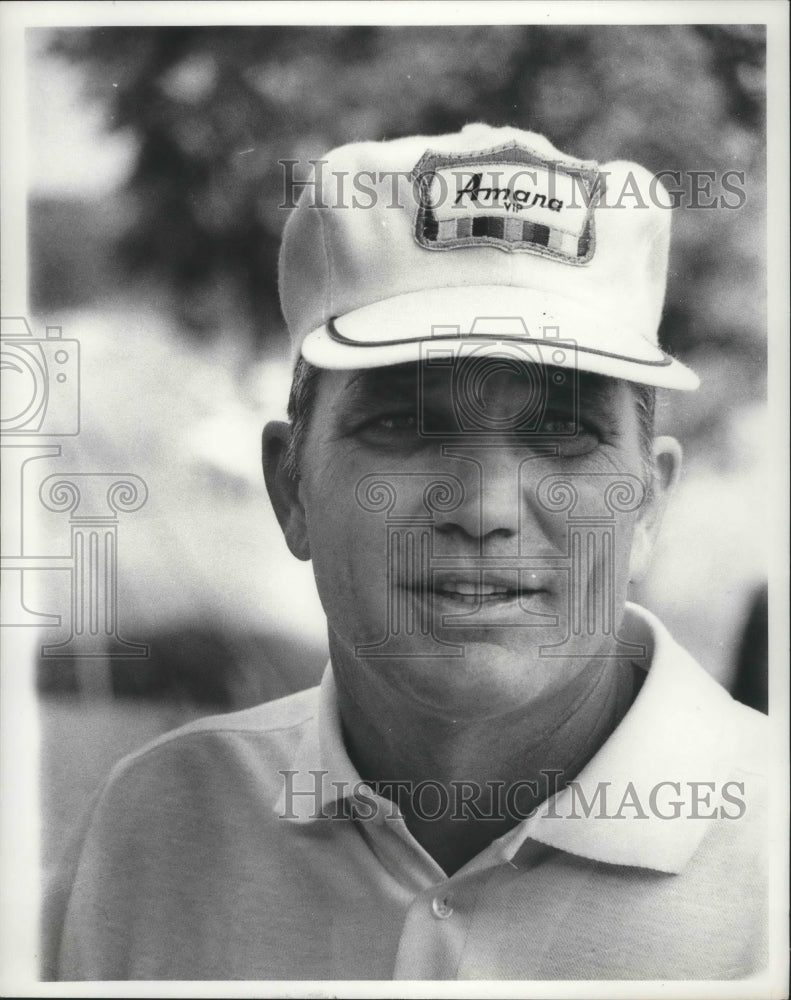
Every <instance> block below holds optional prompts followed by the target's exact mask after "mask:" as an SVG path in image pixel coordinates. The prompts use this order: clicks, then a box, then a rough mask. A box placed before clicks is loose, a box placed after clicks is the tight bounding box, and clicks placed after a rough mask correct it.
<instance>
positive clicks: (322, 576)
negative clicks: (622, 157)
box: [52, 125, 765, 980]
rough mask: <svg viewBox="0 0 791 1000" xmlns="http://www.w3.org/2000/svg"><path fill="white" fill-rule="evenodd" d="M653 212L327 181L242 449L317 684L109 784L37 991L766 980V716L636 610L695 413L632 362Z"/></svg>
mask: <svg viewBox="0 0 791 1000" xmlns="http://www.w3.org/2000/svg"><path fill="white" fill-rule="evenodd" d="M319 173H320V174H321V176H318V174H319ZM663 198H665V196H664V195H663V192H662V189H661V187H660V186H659V185H658V184H657V183H656V182H655V181H654V179H653V178H652V177H651V175H650V174H648V173H647V172H646V171H645V170H643V169H642V168H640V167H638V166H636V165H634V164H627V163H612V164H606V165H604V166H603V167H598V166H597V165H596V164H594V163H590V162H580V161H577V160H574V159H573V158H571V157H569V156H566V155H565V154H563V153H560V152H559V151H558V150H556V149H554V147H552V146H551V144H550V143H549V142H548V141H547V140H546V139H544V138H543V137H541V136H538V135H535V134H532V133H528V132H522V131H518V130H516V129H510V128H503V129H492V128H489V127H487V126H483V125H474V126H468V127H467V128H465V129H464V130H463V131H462V132H461V133H460V134H457V135H450V136H438V137H428V138H427V137H420V136H418V137H411V138H408V139H402V140H397V141H393V142H389V143H370V144H356V145H351V146H347V147H344V148H342V149H339V150H336V151H335V152H334V153H332V154H330V155H329V156H328V158H327V160H326V161H325V162H323V163H322V164H320V165H318V171H317V176H315V177H314V179H313V182H312V183H309V184H307V185H305V187H304V190H303V191H302V195H301V198H300V202H299V205H298V207H297V208H296V210H295V211H294V213H293V214H292V216H291V218H290V220H289V222H288V225H287V227H286V231H285V236H284V242H283V250H282V255H281V271H280V278H281V298H282V305H283V310H284V314H285V317H286V321H287V323H288V327H289V330H290V333H291V337H292V340H293V346H294V358H295V375H294V384H293V388H292V395H291V401H290V416H291V423H290V424H285V423H275V424H270V425H269V426H268V427H267V428H266V431H265V434H264V448H263V453H264V469H265V474H266V480H267V486H268V489H269V494H270V497H271V499H272V503H273V506H274V508H275V512H276V514H277V517H278V520H279V522H280V524H281V526H282V529H283V532H284V535H285V538H286V541H287V543H288V546H289V548H290V550H291V551H292V553H293V554H294V555H295V556H297V558H300V559H311V560H312V561H313V569H314V572H315V577H316V583H317V586H318V590H319V594H320V596H321V599H322V603H323V606H324V609H325V611H326V615H327V621H328V635H329V645H330V655H331V662H330V664H329V665H328V667H327V670H326V672H325V674H324V677H323V680H322V683H321V686H320V687H319V688H316V689H313V690H310V691H306V692H301V693H298V694H296V695H293V696H291V697H289V698H286V699H283V700H281V701H277V702H273V703H270V704H268V705H263V706H259V707H257V708H254V709H251V710H248V711H245V712H241V713H237V714H234V715H230V716H225V717H222V718H215V719H206V720H202V721H200V722H197V723H195V724H192V725H190V726H188V727H186V728H184V729H182V730H179V731H177V732H176V733H173V734H170V735H168V736H166V737H164V738H163V739H161V740H159V741H158V742H157V743H155V744H153V745H151V746H149V747H147V748H145V749H144V750H143V751H141V752H140V753H137V754H135V755H133V756H132V757H131V758H128V759H127V760H126V761H124V762H122V764H121V765H119V767H118V768H117V769H116V771H115V772H114V774H113V775H112V777H111V779H110V780H109V782H108V784H107V785H106V787H105V788H104V789H103V790H102V792H101V794H100V795H99V796H98V799H97V802H96V804H95V806H94V807H93V809H92V810H91V812H90V814H89V816H88V817H87V819H86V823H85V825H84V828H83V829H82V830H81V831H80V832H79V834H78V837H77V847H76V849H75V851H74V853H73V855H72V860H71V862H70V865H69V866H67V867H66V868H65V869H64V875H63V878H62V882H61V885H60V887H59V888H58V890H57V892H55V893H54V894H53V905H52V919H53V922H54V924H55V925H56V926H57V928H58V931H57V935H56V937H55V941H56V945H57V954H56V956H55V960H54V961H55V965H54V970H55V971H54V975H56V976H60V977H62V978H84V979H92V978H99V979H149V978H156V979H168V978H176V979H215V980H224V979H274V980H281V979H308V980H323V979H350V980H354V979H391V978H406V979H456V978H458V979H465V978H469V979H477V978H482V979H500V978H503V979H536V980H543V979H560V980H563V979H572V980H573V979H602V980H607V979H689V978H701V979H727V978H740V977H745V976H748V975H750V974H752V973H754V972H756V971H757V970H759V969H760V968H761V964H762V963H763V962H764V960H765V959H764V954H763V949H762V936H763V928H764V919H765V915H764V907H765V892H764V883H763V881H762V876H761V867H762V862H763V860H764V854H765V850H764V843H763V839H762V838H763V826H762V809H763V806H762V796H763V778H762V774H763V763H762V760H763V755H762V743H763V720H762V717H761V716H759V715H758V714H757V713H755V712H753V711H751V710H749V709H747V708H745V707H743V706H740V705H738V704H736V703H735V702H734V701H733V700H732V699H731V698H730V697H729V696H728V694H727V693H726V692H725V691H724V690H723V689H721V688H720V687H719V686H718V685H717V683H716V682H714V681H713V680H712V679H711V678H710V677H709V676H708V675H707V674H706V673H705V672H704V671H703V670H702V669H701V668H700V667H699V666H698V665H697V664H696V663H694V661H693V660H692V659H691V658H690V657H689V655H688V654H687V653H685V652H684V651H683V650H682V649H680V648H679V647H678V646H677V645H676V644H675V643H674V642H673V640H672V638H671V637H670V636H669V635H668V633H667V632H666V630H665V629H664V628H663V626H662V625H661V624H660V623H659V622H658V621H657V620H656V619H655V618H654V617H653V616H652V615H650V614H649V613H648V612H646V611H644V610H643V609H641V608H639V607H637V606H635V605H632V604H629V603H628V602H627V591H628V587H629V584H630V582H631V581H633V580H635V579H637V578H639V576H640V575H641V574H642V573H643V572H644V570H645V567H646V565H647V563H648V559H649V555H650V551H651V547H652V544H653V541H654V539H655V537H656V534H657V531H658V529H659V525H660V521H661V517H662V514H663V511H664V508H665V505H666V501H667V498H668V496H669V494H670V492H671V490H672V488H673V485H674V483H675V482H676V480H677V478H678V475H679V467H680V449H679V446H678V444H677V443H676V442H675V441H674V440H673V439H671V438H666V437H659V438H655V437H654V434H653V404H654V391H655V387H666V388H673V389H680V390H685V389H694V388H695V387H696V386H697V378H696V377H695V376H694V375H693V373H692V372H690V371H689V370H688V369H687V368H686V367H684V366H683V365H682V364H681V363H680V362H679V361H677V360H674V359H672V358H670V357H669V356H668V355H666V354H665V353H664V352H663V351H662V350H661V349H660V348H659V346H658V344H657V328H658V325H659V319H660V315H661V309H662V301H663V296H664V288H665V275H666V267H667V252H668V237H669V224H670V212H669V211H668V210H667V209H668V205H669V199H666V198H665V200H664V201H663Z"/></svg>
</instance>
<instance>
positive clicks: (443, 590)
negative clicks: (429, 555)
mask: <svg viewBox="0 0 791 1000" xmlns="http://www.w3.org/2000/svg"><path fill="white" fill-rule="evenodd" d="M546 589H547V588H546V587H545V586H544V585H542V583H541V581H540V580H539V578H538V576H537V574H535V573H522V574H520V573H518V572H516V571H514V572H512V573H503V574H492V573H477V574H474V575H469V574H458V573H449V572H444V573H438V574H435V575H434V577H433V580H432V583H431V585H430V586H429V587H428V588H427V590H428V593H429V594H433V595H434V596H437V597H440V598H445V599H446V600H449V601H453V602H454V603H456V604H460V605H470V606H473V607H476V606H477V607H481V606H483V605H490V604H506V603H508V602H510V601H515V600H517V599H518V598H521V597H530V596H533V595H535V594H538V593H545V592H546Z"/></svg>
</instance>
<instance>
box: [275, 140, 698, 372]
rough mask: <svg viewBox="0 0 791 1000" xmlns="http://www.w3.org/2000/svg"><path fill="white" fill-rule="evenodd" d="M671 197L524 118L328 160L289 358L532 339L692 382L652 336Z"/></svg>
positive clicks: (300, 220) (290, 280)
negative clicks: (579, 155) (569, 152)
mask: <svg viewBox="0 0 791 1000" xmlns="http://www.w3.org/2000/svg"><path fill="white" fill-rule="evenodd" d="M671 206H672V200H671V198H670V195H669V194H668V192H667V191H666V190H665V189H664V188H663V187H662V185H661V183H660V182H659V180H658V179H657V178H655V177H654V176H653V175H652V174H651V173H649V171H647V170H646V169H645V168H643V167H640V166H638V165H637V164H634V163H627V162H622V161H618V162H613V163H605V164H601V165H599V164H596V163H593V162H590V161H580V160H575V159H573V158H571V157H569V156H566V155H565V154H563V153H561V152H559V151H558V150H557V149H555V148H554V146H552V144H551V143H550V142H549V141H548V140H547V139H545V138H544V137H543V136H540V135H537V134H535V133H532V132H524V131H521V130H519V129H515V128H491V127H489V126H487V125H483V124H475V125H468V126H466V127H465V128H464V129H462V131H461V132H459V133H456V134H453V135H445V136H410V137H409V138H405V139H396V140H393V141H390V142H377V143H373V142H372V143H354V144H351V145H348V146H342V147H340V148H338V149H336V150H334V151H332V152H331V153H328V154H327V156H326V157H324V158H323V159H322V160H320V161H315V163H314V171H313V175H312V177H311V179H310V180H309V181H307V182H305V183H304V185H303V186H302V190H301V194H300V198H299V202H298V204H297V207H296V208H295V209H294V211H293V212H292V214H291V216H290V218H289V219H288V222H287V224H286V228H285V233H284V237H283V244H282V247H281V253H280V269H279V270H280V274H279V278H280V299H281V305H282V308H283V314H284V316H285V319H286V323H287V324H288V328H289V332H290V334H291V338H292V345H293V358H294V360H295V361H296V359H297V358H298V357H299V356H300V354H301V355H302V357H304V358H305V359H306V360H307V361H309V362H311V363H312V364H314V365H317V366H318V367H321V368H339V369H349V368H374V367H381V366H385V365H395V364H401V363H403V362H407V361H414V360H420V359H422V358H425V357H426V352H427V351H428V350H431V351H433V350H441V351H444V352H446V353H448V354H452V353H453V352H455V351H458V352H459V353H462V352H469V351H470V350H474V351H475V353H476V354H477V355H480V354H481V353H484V354H494V355H498V354H506V355H508V356H513V351H514V349H515V348H523V349H525V350H529V352H530V357H531V358H534V359H538V360H539V361H541V362H543V363H547V364H553V365H558V366H560V367H563V366H567V367H568V366H571V365H574V366H576V367H578V368H579V369H581V370H583V371H589V372H595V373H598V374H600V375H609V376H611V377H614V378H621V379H626V380H628V381H632V382H641V383H645V384H648V385H656V386H664V387H667V388H675V389H696V388H697V387H698V384H699V380H698V378H697V376H696V375H695V374H694V373H693V372H692V371H691V370H690V369H689V368H687V367H686V366H685V365H683V364H681V362H679V361H678V360H676V359H674V358H672V357H670V356H669V355H668V354H666V353H665V352H664V351H663V350H662V349H661V348H660V346H659V342H658V336H657V331H658V328H659V321H660V318H661V314H662V304H663V300H664V294H665V283H666V275H667V256H668V247H669V240H670V216H671ZM559 346H561V347H563V348H564V349H563V350H559V349H558V348H559ZM569 347H571V348H573V349H571V350H569V349H568V348H569Z"/></svg>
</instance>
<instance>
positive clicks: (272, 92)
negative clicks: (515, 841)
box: [52, 25, 765, 391]
mask: <svg viewBox="0 0 791 1000" xmlns="http://www.w3.org/2000/svg"><path fill="white" fill-rule="evenodd" d="M52 51H53V52H55V53H57V54H59V55H61V56H63V57H66V58H68V59H69V60H71V61H73V62H75V63H78V64H80V65H81V66H82V67H83V68H84V72H85V76H86V86H87V92H88V95H89V97H90V98H91V99H93V100H96V101H99V102H100V103H101V104H102V105H103V107H104V109H105V113H106V121H107V126H108V128H110V129H112V130H129V131H131V132H132V133H133V135H134V136H135V137H136V139H137V144H138V154H137V159H136V163H135V167H134V170H133V172H132V173H131V175H130V177H129V179H128V182H127V185H126V190H125V197H126V198H127V200H128V205H127V206H126V212H125V219H126V223H125V225H124V226H123V227H122V230H121V235H120V240H119V251H120V253H121V255H122V260H123V261H124V263H125V266H126V267H127V268H128V269H129V271H130V273H131V274H132V275H148V276H149V277H153V278H154V279H155V280H156V282H158V283H159V284H161V286H162V287H164V288H165V289H167V290H168V292H169V294H170V295H171V296H172V303H173V306H174V308H175V310H176V312H177V314H178V315H179V318H180V319H181V321H182V322H184V323H185V324H186V325H187V327H188V328H189V329H191V330H192V331H193V333H195V334H200V333H203V334H205V335H209V334H211V332H212V331H214V330H216V329H217V328H219V327H221V326H225V327H227V326H228V325H229V323H230V324H235V325H236V326H237V327H241V326H242V325H244V326H245V327H247V328H248V329H251V330H252V331H253V332H254V337H255V338H256V339H257V340H258V342H259V343H264V342H266V341H267V339H268V338H270V337H271V335H272V334H273V333H274V332H276V331H279V329H280V327H281V323H282V321H281V320H280V318H279V311H278V306H277V292H276V265H277V248H278V244H279V239H280V233H281V230H282V226H283V224H284V222H285V217H286V212H285V211H284V210H282V209H280V208H278V205H279V204H280V203H281V201H282V196H281V193H282V188H283V170H282V168H281V167H280V165H279V163H278V161H279V160H282V159H284V158H289V159H298V160H299V161H300V162H302V163H305V164H307V160H308V159H309V158H311V157H317V156H321V155H322V154H323V153H324V152H326V151H327V150H328V149H330V148H331V147H333V146H335V145H338V144H339V143H342V142H348V141H353V140H356V139H371V138H393V137H397V136H399V135H404V134H409V133H414V132H418V131H420V132H424V133H429V134H430V133H435V132H442V131H448V130H455V129H457V128H459V127H460V126H461V125H463V124H464V123H465V122H467V121H471V120H486V121H489V122H490V123H492V124H514V125H517V126H520V127H523V128H532V129H534V130H537V131H541V132H545V133H546V134H547V135H548V136H549V137H550V138H551V139H552V140H553V142H554V143H555V144H556V145H557V146H559V147H560V148H562V149H566V150H568V151H569V152H572V153H576V154H578V155H581V156H584V157H586V158H597V159H599V160H600V161H606V160H609V159H616V158H628V159H634V160H637V161H638V162H641V163H644V164H645V165H646V166H648V167H649V168H650V169H652V170H654V171H659V170H674V171H680V172H681V173H682V175H683V177H684V184H685V186H686V187H687V189H689V185H690V176H689V171H695V170H697V171H713V172H714V175H715V179H714V181H713V182H712V183H711V193H712V195H713V196H714V197H717V196H720V195H722V194H723V190H722V185H721V177H722V174H723V172H724V171H726V170H735V171H739V172H740V174H739V176H738V177H736V178H735V179H734V180H732V183H734V184H736V185H737V186H738V187H739V189H740V190H741V191H743V194H744V198H743V199H742V198H740V197H737V196H733V195H730V196H729V197H730V200H731V202H732V203H734V204H738V210H733V211H728V210H725V209H723V208H719V209H718V210H713V209H710V210H706V209H703V208H698V209H695V208H689V207H686V208H680V209H677V210H676V211H675V218H674V225H675V238H674V245H673V252H672V257H671V275H670V286H669V294H668V309H667V311H666V315H665V319H664V321H663V322H664V328H663V330H662V336H663V338H664V341H665V343H666V344H667V345H668V346H669V347H670V348H671V349H672V350H677V351H679V352H680V353H682V354H684V355H685V356H690V355H691V354H694V353H699V352H702V351H704V350H705V352H708V353H709V354H716V356H717V357H718V358H722V357H725V358H731V359H732V361H733V362H734V363H738V364H739V365H741V366H742V370H743V371H744V372H745V375H746V378H747V379H748V381H750V383H751V386H752V390H751V391H754V390H755V388H756V386H757V385H759V384H760V380H761V379H762V371H763V366H764V360H765V320H764V303H763V291H762V290H763V274H764V245H763V226H764V202H765V182H764V162H763V150H764V30H763V27H762V26H750V25H714V26H711V25H705V26H678V25H669V26H638V27H621V26H558V27H538V26H484V27H480V26H475V27H462V26H459V27H254V28H249V27H219V28H218V27H179V28H148V27H141V28H93V29H87V30H86V29H64V30H60V31H57V32H56V33H55V34H54V37H53V42H52ZM304 173H307V170H305V171H304ZM702 183H703V185H704V186H705V184H706V180H705V178H704V180H703V182H702ZM701 200H708V199H701ZM742 201H743V204H742ZM756 380H757V381H756Z"/></svg>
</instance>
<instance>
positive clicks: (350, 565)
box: [312, 509, 389, 646]
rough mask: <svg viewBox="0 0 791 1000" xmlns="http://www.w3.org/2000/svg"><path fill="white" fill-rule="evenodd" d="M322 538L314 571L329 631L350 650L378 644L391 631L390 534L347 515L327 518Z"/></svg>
mask: <svg viewBox="0 0 791 1000" xmlns="http://www.w3.org/2000/svg"><path fill="white" fill-rule="evenodd" d="M320 532H321V538H320V540H317V541H316V542H314V544H313V546H312V552H313V568H314V573H315V576H316V585H317V587H318V590H319V596H320V598H321V602H322V606H323V607H324V611H325V614H326V615H327V619H328V621H329V623H330V625H331V626H332V628H333V630H334V632H335V633H336V634H337V635H338V636H339V637H341V638H342V639H344V640H346V642H347V643H348V644H349V645H350V646H356V645H359V644H366V643H372V642H377V641H379V640H380V639H381V638H382V637H383V636H384V634H385V632H386V626H387V608H388V585H389V579H388V561H387V533H386V530H383V526H382V525H375V524H371V523H369V522H368V520H367V519H366V518H364V517H360V516H359V512H358V516H355V512H354V510H353V509H347V510H337V511H336V512H335V516H334V517H331V518H324V519H323V522H322V524H321V527H320Z"/></svg>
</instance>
